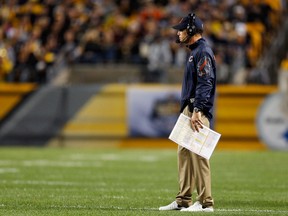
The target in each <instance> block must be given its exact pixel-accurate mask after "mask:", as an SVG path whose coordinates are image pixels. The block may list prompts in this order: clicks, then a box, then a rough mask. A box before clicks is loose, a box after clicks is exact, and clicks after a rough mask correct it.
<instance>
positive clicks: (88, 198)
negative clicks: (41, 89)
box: [0, 148, 288, 216]
mask: <svg viewBox="0 0 288 216" xmlns="http://www.w3.org/2000/svg"><path fill="white" fill-rule="evenodd" d="M176 163H177V162H176V150H175V149H169V150H164V149H157V150H147V149H146V150H139V149H138V150H127V149H106V150H105V149H97V148H95V149H71V148H70V149H69V148H59V149H57V148H0V182H1V184H0V187H1V189H0V191H1V192H0V215H5V216H6V215H29V216H32V215H41V216H42V215H53V216H56V215H85V216H86V215H104V216H105V215H109V216H110V215H149V216H150V215H152V216H153V215H189V214H193V215H203V214H213V215H288V152H269V151H263V152H245V151H242V152H237V151H216V152H215V153H214V155H213V156H212V158H211V166H212V182H213V184H212V192H213V197H214V199H215V212H214V213H189V212H179V211H170V212H159V211H158V210H157V209H158V207H159V206H161V205H166V204H169V203H170V202H171V201H173V200H174V197H175V195H176V193H177V189H178V184H177V164H176Z"/></svg>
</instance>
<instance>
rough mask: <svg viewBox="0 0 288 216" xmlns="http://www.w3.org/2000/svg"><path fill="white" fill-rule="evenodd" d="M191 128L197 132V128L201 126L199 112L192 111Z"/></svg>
mask: <svg viewBox="0 0 288 216" xmlns="http://www.w3.org/2000/svg"><path fill="white" fill-rule="evenodd" d="M190 121H191V128H192V130H193V131H195V130H196V131H197V132H199V129H200V128H201V129H202V128H203V126H202V124H203V122H202V121H201V112H197V113H196V112H193V114H192V117H191V120H190Z"/></svg>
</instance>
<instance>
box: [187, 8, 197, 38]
mask: <svg viewBox="0 0 288 216" xmlns="http://www.w3.org/2000/svg"><path fill="white" fill-rule="evenodd" d="M188 19H189V22H188V25H187V33H188V35H189V36H193V35H194V34H195V33H196V32H195V31H196V26H195V14H194V13H192V14H191V13H190V14H189V15H188Z"/></svg>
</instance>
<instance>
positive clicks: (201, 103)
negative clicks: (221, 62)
mask: <svg viewBox="0 0 288 216" xmlns="http://www.w3.org/2000/svg"><path fill="white" fill-rule="evenodd" d="M196 70H197V71H196V72H197V86H196V92H195V101H194V107H197V108H199V109H201V110H203V111H205V110H209V109H210V108H211V107H212V106H213V104H212V103H211V97H212V96H211V93H212V91H213V88H214V82H216V80H215V77H216V76H215V62H214V57H213V56H211V55H210V54H209V53H207V52H202V53H201V54H200V55H199V58H197V62H196Z"/></svg>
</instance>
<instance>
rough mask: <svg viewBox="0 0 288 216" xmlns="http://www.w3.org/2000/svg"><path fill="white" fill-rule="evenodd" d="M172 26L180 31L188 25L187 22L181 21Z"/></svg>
mask: <svg viewBox="0 0 288 216" xmlns="http://www.w3.org/2000/svg"><path fill="white" fill-rule="evenodd" d="M172 28H173V29H176V30H179V31H183V30H184V29H186V25H185V23H179V24H177V25H174V26H172Z"/></svg>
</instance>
